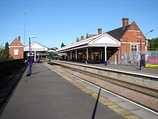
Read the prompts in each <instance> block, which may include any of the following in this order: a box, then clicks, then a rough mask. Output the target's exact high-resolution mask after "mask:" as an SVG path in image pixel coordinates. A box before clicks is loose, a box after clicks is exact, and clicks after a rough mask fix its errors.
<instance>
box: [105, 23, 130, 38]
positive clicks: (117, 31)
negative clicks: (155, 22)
mask: <svg viewBox="0 0 158 119" xmlns="http://www.w3.org/2000/svg"><path fill="white" fill-rule="evenodd" d="M130 26H131V24H130V25H127V26H126V27H120V28H117V29H114V30H111V31H108V32H106V33H107V34H109V35H111V36H112V37H114V38H116V39H117V40H118V41H120V39H121V38H122V36H123V35H124V34H125V32H126V31H127V30H128V28H129V27H130Z"/></svg>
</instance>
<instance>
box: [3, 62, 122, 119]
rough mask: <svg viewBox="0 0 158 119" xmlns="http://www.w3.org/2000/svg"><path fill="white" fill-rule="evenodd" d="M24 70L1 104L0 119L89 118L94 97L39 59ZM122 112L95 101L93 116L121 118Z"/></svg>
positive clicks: (105, 118)
mask: <svg viewBox="0 0 158 119" xmlns="http://www.w3.org/2000/svg"><path fill="white" fill-rule="evenodd" d="M32 70H33V74H32V75H31V76H28V77H26V74H27V71H28V69H27V70H26V72H25V74H24V75H23V77H22V79H21V81H20V82H19V84H18V86H17V88H16V89H15V92H14V93H13V95H12V97H11V99H10V100H9V102H8V104H7V106H6V107H5V109H4V111H3V113H2V115H1V119H90V118H92V116H93V114H94V111H95V103H96V99H94V98H92V97H91V96H89V95H88V94H86V93H84V92H83V91H81V90H80V89H79V88H77V87H76V86H74V85H72V84H71V83H70V82H69V81H67V80H65V79H64V78H63V77H61V76H59V75H58V74H56V73H55V72H53V71H52V70H51V69H50V68H48V67H46V66H45V65H44V64H42V63H36V64H34V65H33V69H32ZM121 118H122V116H120V115H119V114H117V113H116V112H114V111H113V110H111V109H109V108H107V107H105V106H104V105H103V104H101V103H98V106H97V111H96V115H95V119H121Z"/></svg>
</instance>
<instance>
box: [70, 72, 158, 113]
mask: <svg viewBox="0 0 158 119" xmlns="http://www.w3.org/2000/svg"><path fill="white" fill-rule="evenodd" d="M70 75H72V74H70ZM72 76H73V77H75V78H78V79H79V80H81V81H83V82H85V83H87V84H90V85H92V86H94V87H96V88H98V89H99V88H101V87H99V86H97V85H95V84H93V83H90V82H88V81H85V80H84V79H82V78H79V77H77V76H74V75H72ZM101 89H102V90H103V91H105V92H108V93H110V94H112V95H114V96H117V97H119V98H121V99H124V100H126V101H128V102H130V103H132V104H134V105H137V106H139V107H141V108H143V109H145V110H148V111H150V112H152V113H154V114H156V115H158V112H155V111H153V110H151V109H149V108H147V107H144V106H142V105H140V104H138V103H136V102H133V101H131V100H128V99H126V98H124V97H122V96H120V95H117V94H115V93H113V92H111V91H108V90H106V89H104V88H101Z"/></svg>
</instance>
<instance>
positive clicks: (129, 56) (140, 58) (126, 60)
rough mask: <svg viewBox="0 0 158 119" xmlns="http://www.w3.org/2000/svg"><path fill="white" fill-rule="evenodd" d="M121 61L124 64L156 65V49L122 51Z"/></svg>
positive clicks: (157, 59)
mask: <svg viewBox="0 0 158 119" xmlns="http://www.w3.org/2000/svg"><path fill="white" fill-rule="evenodd" d="M121 63H122V64H124V65H134V66H140V65H142V66H145V67H158V51H146V52H145V51H144V52H140V51H138V52H123V53H122V62H121Z"/></svg>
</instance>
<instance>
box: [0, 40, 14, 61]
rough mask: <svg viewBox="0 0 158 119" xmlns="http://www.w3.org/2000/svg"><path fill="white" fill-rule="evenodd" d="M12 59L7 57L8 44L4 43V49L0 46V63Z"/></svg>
mask: <svg viewBox="0 0 158 119" xmlns="http://www.w3.org/2000/svg"><path fill="white" fill-rule="evenodd" d="M11 59H12V58H11V57H10V55H9V43H8V42H6V43H5V47H3V46H0V61H7V60H11Z"/></svg>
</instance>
